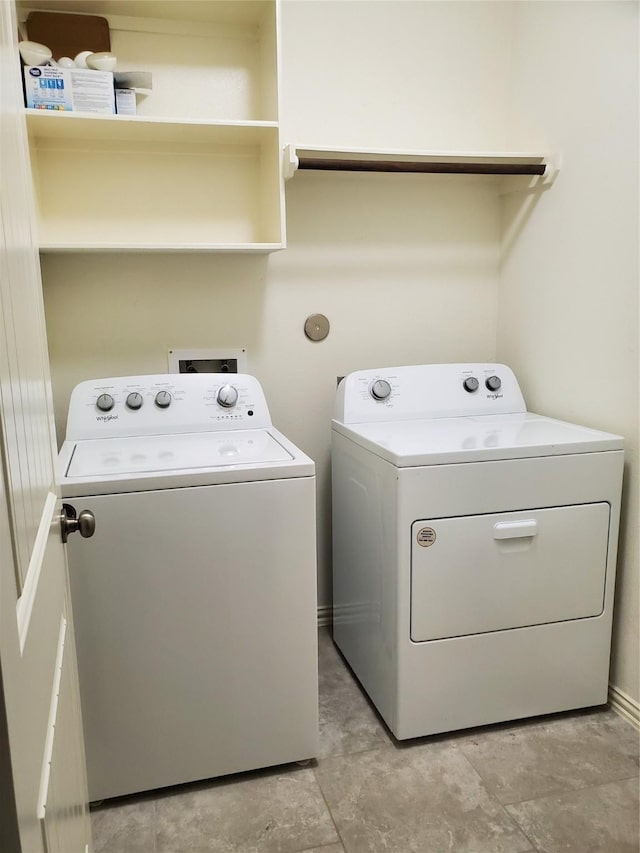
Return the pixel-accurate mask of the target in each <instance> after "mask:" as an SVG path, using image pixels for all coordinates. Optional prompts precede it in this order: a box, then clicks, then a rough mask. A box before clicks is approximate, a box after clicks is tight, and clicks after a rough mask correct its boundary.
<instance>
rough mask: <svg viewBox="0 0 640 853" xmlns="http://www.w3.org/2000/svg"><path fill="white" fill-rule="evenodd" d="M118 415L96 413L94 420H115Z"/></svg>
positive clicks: (104, 421)
mask: <svg viewBox="0 0 640 853" xmlns="http://www.w3.org/2000/svg"><path fill="white" fill-rule="evenodd" d="M119 417H120V415H96V420H97V421H103V423H106V422H107V421H117V420H118V418H119Z"/></svg>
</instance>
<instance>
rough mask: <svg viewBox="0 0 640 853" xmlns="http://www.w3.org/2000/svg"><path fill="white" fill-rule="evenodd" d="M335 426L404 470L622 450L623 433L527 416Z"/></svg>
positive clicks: (485, 416) (339, 424)
mask: <svg viewBox="0 0 640 853" xmlns="http://www.w3.org/2000/svg"><path fill="white" fill-rule="evenodd" d="M333 428H334V430H336V431H337V432H340V433H342V434H343V435H345V436H347V437H348V438H349V439H351V440H352V441H355V442H356V443H357V444H361V445H362V446H363V447H366V448H367V449H369V450H371V451H372V452H373V453H375V454H377V455H378V456H381V457H382V458H383V459H386V460H387V461H389V462H391V463H392V464H393V465H396V466H397V467H399V468H408V467H414V466H418V465H443V464H450V463H458V462H484V461H487V460H491V459H522V458H527V457H532V456H560V455H565V454H568V453H593V452H596V451H602V450H621V449H622V448H623V439H622V438H621V436H619V435H612V434H611V433H607V432H600V431H598V430H593V429H588V428H587V427H581V426H577V425H576V424H570V423H565V422H564V421H557V420H554V419H552V418H545V417H542V416H541V415H536V414H533V413H531V412H525V413H524V414H508V415H484V416H478V417H459V418H434V419H429V420H412V421H399V422H395V423H390V422H386V423H367V424H352V425H351V426H348V427H347V426H345V425H344V424H342V423H340V422H339V421H335V420H334V421H333Z"/></svg>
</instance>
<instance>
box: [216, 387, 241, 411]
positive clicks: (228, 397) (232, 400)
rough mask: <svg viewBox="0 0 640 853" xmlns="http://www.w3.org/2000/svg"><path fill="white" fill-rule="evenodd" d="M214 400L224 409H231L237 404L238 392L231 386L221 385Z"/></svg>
mask: <svg viewBox="0 0 640 853" xmlns="http://www.w3.org/2000/svg"><path fill="white" fill-rule="evenodd" d="M216 400H217V401H218V403H219V404H220V405H221V406H223V407H224V408H225V409H232V408H233V407H234V406H235V404H236V403H237V402H238V391H237V390H236V389H235V388H234V387H233V385H223V386H222V388H220V390H219V391H218V395H217V397H216Z"/></svg>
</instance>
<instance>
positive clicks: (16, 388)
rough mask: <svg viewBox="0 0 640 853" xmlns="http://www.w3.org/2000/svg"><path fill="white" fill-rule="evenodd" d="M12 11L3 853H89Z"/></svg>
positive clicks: (0, 294)
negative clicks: (86, 852)
mask: <svg viewBox="0 0 640 853" xmlns="http://www.w3.org/2000/svg"><path fill="white" fill-rule="evenodd" d="M16 32H17V27H16V20H15V11H14V8H13V3H10V2H7V0H0V469H1V470H0V811H1V817H0V850H2V851H3V852H4V851H7V853H9V852H10V853H13V851H22V853H41V851H47V853H53V851H57V853H84V851H86V850H88V849H89V847H90V828H89V826H90V824H89V816H88V803H87V786H86V773H85V767H84V747H83V742H82V721H81V716H80V702H79V692H78V679H77V667H76V659H75V644H74V637H73V623H72V619H71V609H70V598H69V584H68V576H67V565H66V554H65V548H64V546H63V545H62V542H61V538H60V521H59V514H60V512H61V502H60V499H59V496H58V492H57V489H56V485H55V478H54V460H55V442H54V432H53V416H52V406H51V392H50V379H49V366H48V358H47V349H46V337H45V330H44V312H43V305H42V289H41V281H40V267H39V260H38V254H37V251H36V249H35V243H34V238H33V236H32V223H33V211H32V195H31V193H32V189H31V187H32V184H31V173H30V168H29V162H28V154H27V144H26V136H25V123H24V117H23V110H22V89H21V85H20V77H19V75H20V64H19V58H18V52H17V49H16Z"/></svg>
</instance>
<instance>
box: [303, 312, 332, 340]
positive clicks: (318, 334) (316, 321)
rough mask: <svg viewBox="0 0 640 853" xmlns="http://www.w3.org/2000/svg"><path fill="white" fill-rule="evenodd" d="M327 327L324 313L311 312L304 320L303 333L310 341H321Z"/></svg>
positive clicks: (327, 331)
mask: <svg viewBox="0 0 640 853" xmlns="http://www.w3.org/2000/svg"><path fill="white" fill-rule="evenodd" d="M329 328H330V325H329V321H328V320H327V318H326V317H325V316H324V314H311V315H310V316H309V317H307V319H306V320H305V321H304V333H305V335H306V336H307V337H308V338H309V340H310V341H323V340H324V339H325V338H326V337H327V335H328V334H329Z"/></svg>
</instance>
